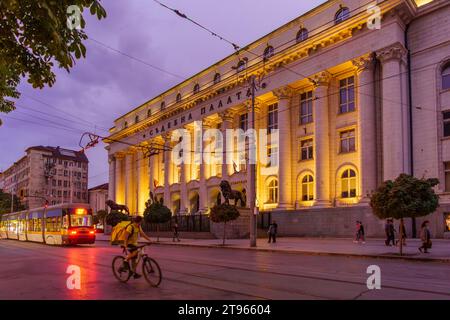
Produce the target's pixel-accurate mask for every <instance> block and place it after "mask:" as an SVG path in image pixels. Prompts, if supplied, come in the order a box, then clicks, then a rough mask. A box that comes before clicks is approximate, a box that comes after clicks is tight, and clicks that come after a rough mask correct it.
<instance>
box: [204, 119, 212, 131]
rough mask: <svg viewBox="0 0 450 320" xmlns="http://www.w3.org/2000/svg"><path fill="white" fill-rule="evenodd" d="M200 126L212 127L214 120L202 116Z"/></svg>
mask: <svg viewBox="0 0 450 320" xmlns="http://www.w3.org/2000/svg"><path fill="white" fill-rule="evenodd" d="M202 127H203V129H211V128H213V127H214V121H212V120H210V119H206V118H203V119H202Z"/></svg>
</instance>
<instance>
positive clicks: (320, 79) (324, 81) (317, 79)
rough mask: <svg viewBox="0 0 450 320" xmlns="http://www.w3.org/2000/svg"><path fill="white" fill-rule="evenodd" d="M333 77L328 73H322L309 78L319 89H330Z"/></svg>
mask: <svg viewBox="0 0 450 320" xmlns="http://www.w3.org/2000/svg"><path fill="white" fill-rule="evenodd" d="M331 78H332V75H331V73H329V72H328V71H321V72H319V73H316V74H315V75H313V76H311V77H309V78H308V79H309V81H310V82H311V83H312V84H313V85H314V88H317V87H328V86H329V84H330V81H331Z"/></svg>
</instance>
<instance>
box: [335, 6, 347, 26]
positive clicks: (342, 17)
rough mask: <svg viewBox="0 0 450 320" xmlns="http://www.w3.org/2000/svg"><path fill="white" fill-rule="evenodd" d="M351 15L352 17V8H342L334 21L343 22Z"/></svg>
mask: <svg viewBox="0 0 450 320" xmlns="http://www.w3.org/2000/svg"><path fill="white" fill-rule="evenodd" d="M349 17H350V10H349V9H348V8H341V9H339V11H338V12H337V13H336V16H335V17H334V23H335V24H338V23H341V22H342V21H344V20H347V19H348V18H349Z"/></svg>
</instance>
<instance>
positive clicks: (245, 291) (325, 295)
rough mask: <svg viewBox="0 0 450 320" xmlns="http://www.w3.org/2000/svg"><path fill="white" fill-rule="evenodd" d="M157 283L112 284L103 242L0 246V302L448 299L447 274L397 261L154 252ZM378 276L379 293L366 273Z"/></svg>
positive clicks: (111, 250) (429, 265) (444, 269)
mask: <svg viewBox="0 0 450 320" xmlns="http://www.w3.org/2000/svg"><path fill="white" fill-rule="evenodd" d="M148 252H149V253H151V255H152V256H153V257H154V258H155V259H156V260H157V261H158V262H159V264H160V266H161V268H162V271H163V276H164V278H163V282H162V283H161V286H160V287H159V288H151V287H149V286H148V285H147V284H146V282H145V280H142V279H139V280H130V281H129V282H128V283H127V284H122V283H119V282H118V281H117V280H115V278H114V277H113V275H112V271H111V267H110V265H111V261H112V257H113V256H114V255H117V254H118V253H120V250H119V249H118V248H117V247H111V246H109V245H108V244H107V243H106V242H101V241H99V242H97V244H96V245H95V246H80V247H72V248H65V247H50V246H45V245H40V244H34V243H24V242H18V241H11V240H1V241H0V257H2V259H1V260H2V261H3V263H2V264H1V265H0V299H450V266H449V265H448V264H446V263H440V262H420V261H403V260H391V259H376V258H362V257H361V258H357V257H351V258H350V257H345V256H320V255H303V254H289V253H282V252H262V251H249V250H227V249H221V248H197V247H181V246H163V245H154V246H151V247H150V248H149V249H148ZM373 264H375V265H378V266H379V267H380V268H381V286H382V288H381V290H368V289H367V286H366V279H367V277H368V276H369V275H368V274H366V269H367V267H368V266H369V265H373ZM69 265H78V266H80V267H81V278H82V281H81V289H80V290H68V289H67V287H66V279H67V277H68V276H69V275H68V274H66V268H67V267H68V266H69Z"/></svg>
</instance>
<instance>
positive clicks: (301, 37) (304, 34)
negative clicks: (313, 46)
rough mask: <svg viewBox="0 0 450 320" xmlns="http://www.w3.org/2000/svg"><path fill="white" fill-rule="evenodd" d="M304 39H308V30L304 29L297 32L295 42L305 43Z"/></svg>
mask: <svg viewBox="0 0 450 320" xmlns="http://www.w3.org/2000/svg"><path fill="white" fill-rule="evenodd" d="M306 39H308V30H307V29H305V28H301V29H300V31H299V32H297V37H296V38H295V40H296V41H297V43H299V42H302V41H305V40H306Z"/></svg>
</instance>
